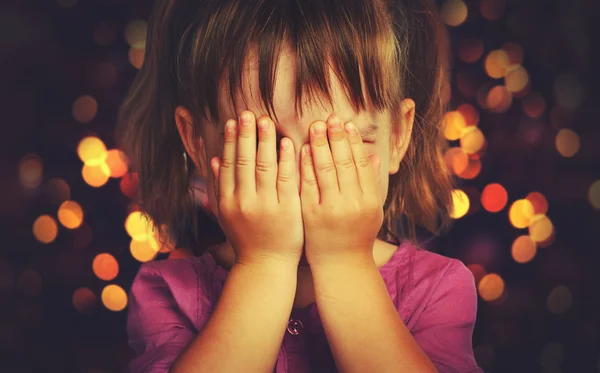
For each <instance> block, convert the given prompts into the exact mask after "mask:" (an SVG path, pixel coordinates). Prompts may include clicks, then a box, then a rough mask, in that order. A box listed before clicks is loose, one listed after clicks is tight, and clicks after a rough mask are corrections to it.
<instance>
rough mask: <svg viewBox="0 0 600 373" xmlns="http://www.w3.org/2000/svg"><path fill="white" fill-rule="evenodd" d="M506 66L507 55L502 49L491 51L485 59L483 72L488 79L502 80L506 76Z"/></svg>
mask: <svg viewBox="0 0 600 373" xmlns="http://www.w3.org/2000/svg"><path fill="white" fill-rule="evenodd" d="M508 66H509V59H508V54H507V53H506V52H505V51H503V50H502V49H496V50H493V51H491V52H490V53H489V54H488V55H487V57H486V58H485V72H486V73H487V74H488V76H489V77H490V78H494V79H500V78H503V77H504V76H505V75H506V69H507V68H508Z"/></svg>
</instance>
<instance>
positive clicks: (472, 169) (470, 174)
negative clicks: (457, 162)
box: [457, 158, 481, 180]
mask: <svg viewBox="0 0 600 373" xmlns="http://www.w3.org/2000/svg"><path fill="white" fill-rule="evenodd" d="M480 172H481V161H480V160H479V159H471V158H469V164H468V165H467V168H466V169H465V170H464V171H463V172H461V173H460V174H458V175H457V176H458V177H460V178H461V179H465V180H472V179H474V178H476V177H477V176H478V175H479V173H480Z"/></svg>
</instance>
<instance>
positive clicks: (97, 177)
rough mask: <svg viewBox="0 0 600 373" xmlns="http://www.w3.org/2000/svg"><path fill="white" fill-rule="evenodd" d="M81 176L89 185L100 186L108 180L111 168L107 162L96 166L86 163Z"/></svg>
mask: <svg viewBox="0 0 600 373" xmlns="http://www.w3.org/2000/svg"><path fill="white" fill-rule="evenodd" d="M81 176H82V177H83V180H84V181H85V182H86V183H87V184H88V185H89V186H92V187H94V188H100V187H101V186H103V185H105V184H106V183H107V182H108V179H109V178H110V169H109V168H108V165H107V164H106V163H102V164H100V165H94V166H90V165H87V164H84V165H83V168H82V169H81Z"/></svg>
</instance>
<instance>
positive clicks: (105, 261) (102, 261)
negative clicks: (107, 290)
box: [92, 253, 119, 281]
mask: <svg viewBox="0 0 600 373" xmlns="http://www.w3.org/2000/svg"><path fill="white" fill-rule="evenodd" d="M92 269H93V271H94V274H95V275H96V276H97V277H98V278H99V279H101V280H104V281H110V280H113V279H114V278H115V277H117V275H118V274H119V263H118V262H117V259H115V257H114V256H112V255H111V254H109V253H101V254H98V255H96V257H95V258H94V261H93V262H92Z"/></svg>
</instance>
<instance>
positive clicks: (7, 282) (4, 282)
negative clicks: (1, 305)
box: [0, 259, 15, 291]
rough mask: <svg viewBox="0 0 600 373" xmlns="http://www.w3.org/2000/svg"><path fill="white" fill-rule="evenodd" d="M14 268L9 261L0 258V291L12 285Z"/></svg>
mask: <svg viewBox="0 0 600 373" xmlns="http://www.w3.org/2000/svg"><path fill="white" fill-rule="evenodd" d="M14 280H15V270H14V268H13V266H12V264H10V263H9V262H7V261H5V260H3V259H0V291H1V290H4V289H6V288H10V287H11V286H13V282H14Z"/></svg>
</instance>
